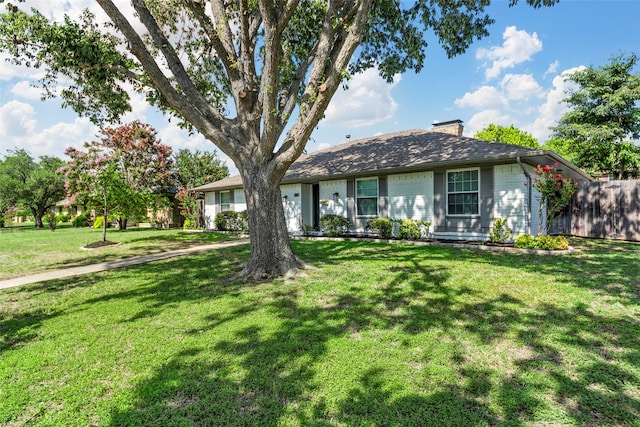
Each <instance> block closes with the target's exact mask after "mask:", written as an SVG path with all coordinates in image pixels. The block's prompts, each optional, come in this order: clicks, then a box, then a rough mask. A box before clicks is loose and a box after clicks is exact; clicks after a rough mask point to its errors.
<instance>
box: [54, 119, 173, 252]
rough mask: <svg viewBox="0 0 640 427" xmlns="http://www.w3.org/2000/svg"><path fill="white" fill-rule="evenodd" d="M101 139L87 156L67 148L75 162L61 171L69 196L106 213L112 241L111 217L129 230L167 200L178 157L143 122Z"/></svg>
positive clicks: (89, 147) (116, 128) (87, 150)
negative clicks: (130, 222) (129, 224)
mask: <svg viewBox="0 0 640 427" xmlns="http://www.w3.org/2000/svg"><path fill="white" fill-rule="evenodd" d="M101 134H102V138H101V139H100V140H99V141H91V142H86V143H85V144H84V148H85V150H84V151H83V150H78V149H76V148H73V147H69V148H67V150H66V151H65V153H66V154H67V156H69V157H70V161H69V162H68V163H67V164H66V165H65V166H64V167H62V168H61V172H63V173H64V175H65V176H66V179H67V182H66V186H67V193H68V194H69V195H74V194H75V195H77V196H78V198H80V199H81V200H83V201H84V203H87V204H90V205H93V206H100V207H101V208H102V209H101V210H102V213H103V217H104V221H103V224H104V225H103V235H102V239H103V241H106V222H107V218H108V217H109V215H111V216H115V217H116V218H117V219H118V224H119V226H120V229H125V228H126V224H127V219H129V218H133V217H138V218H140V217H141V216H145V215H146V213H147V208H148V207H154V206H155V205H156V204H157V203H158V201H159V200H162V197H163V195H165V194H166V190H167V188H168V187H171V186H172V184H173V158H172V157H171V152H172V150H171V147H169V146H167V145H164V144H162V143H161V142H160V141H159V140H158V139H156V131H155V129H153V128H152V127H150V126H149V125H148V124H145V123H141V122H140V121H133V122H131V123H129V124H127V125H121V126H114V127H108V128H103V129H101Z"/></svg>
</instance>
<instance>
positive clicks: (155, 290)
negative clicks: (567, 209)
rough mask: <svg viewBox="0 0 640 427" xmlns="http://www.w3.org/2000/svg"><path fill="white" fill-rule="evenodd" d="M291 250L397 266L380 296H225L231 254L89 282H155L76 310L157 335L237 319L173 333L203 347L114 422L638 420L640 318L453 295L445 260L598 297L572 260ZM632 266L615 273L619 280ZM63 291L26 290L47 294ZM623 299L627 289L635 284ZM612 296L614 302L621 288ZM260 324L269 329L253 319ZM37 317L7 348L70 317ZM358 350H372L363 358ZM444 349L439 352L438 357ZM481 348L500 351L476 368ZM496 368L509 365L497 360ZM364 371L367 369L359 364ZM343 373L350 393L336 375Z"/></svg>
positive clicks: (350, 290) (318, 292) (6, 326)
mask: <svg viewBox="0 0 640 427" xmlns="http://www.w3.org/2000/svg"><path fill="white" fill-rule="evenodd" d="M354 245H355V246H354ZM297 249H299V250H298V252H299V253H300V254H301V256H302V257H303V258H304V259H306V260H309V261H311V263H315V264H322V265H325V266H328V265H330V264H341V265H343V266H344V268H345V271H346V270H348V269H349V266H350V262H353V261H358V260H362V259H367V260H379V261H384V260H387V261H388V262H389V265H390V267H386V268H385V267H381V268H383V269H384V274H382V273H381V275H380V278H381V279H380V281H379V282H378V283H376V284H375V285H374V289H371V287H369V286H363V285H362V284H360V283H358V282H357V281H355V282H354V283H351V284H349V285H348V286H344V285H343V286H342V287H340V288H338V287H336V288H332V287H331V285H330V284H329V285H324V284H323V285H321V286H318V285H316V284H314V282H313V278H314V276H315V275H321V272H318V273H314V272H312V273H311V278H310V279H309V280H308V281H305V280H302V281H300V282H298V283H294V284H288V285H287V284H283V283H282V282H280V281H276V282H274V283H271V284H239V283H229V282H226V281H225V278H227V277H230V276H232V275H233V274H234V273H235V272H237V271H238V270H239V268H240V267H241V263H242V262H244V261H245V260H246V259H247V257H248V248H246V247H240V248H238V247H236V248H226V249H224V250H220V251H214V252H210V253H208V254H206V255H198V256H189V257H184V258H180V259H174V260H170V261H164V262H158V263H151V264H148V265H145V266H138V267H134V268H130V269H126V270H120V271H118V272H114V273H109V274H106V275H92V276H90V277H89V278H88V279H87V280H89V281H90V282H91V284H92V285H97V286H101V287H102V286H106V287H108V286H109V280H108V279H107V278H113V277H117V278H118V279H119V280H120V281H126V280H127V277H130V278H131V279H132V280H133V279H134V278H138V277H139V276H140V274H141V272H144V276H145V277H146V278H149V280H147V282H146V283H142V284H140V285H138V286H136V287H135V288H127V289H125V290H114V291H113V292H110V291H109V290H108V289H103V290H102V291H101V294H102V295H100V296H95V297H90V298H87V299H86V300H85V301H84V302H82V303H81V304H78V305H77V306H76V307H74V308H73V309H74V310H77V311H82V310H83V309H85V308H86V307H88V306H91V305H94V304H100V303H103V302H109V301H114V300H120V301H122V302H127V301H132V302H135V303H136V304H138V303H142V305H143V307H144V308H143V309H141V310H139V311H138V312H135V313H132V314H131V315H128V316H125V317H124V318H121V319H119V321H120V322H142V323H145V324H148V323H149V320H150V319H153V318H160V317H161V316H165V315H167V313H171V311H172V310H174V309H176V307H177V306H178V305H180V304H182V303H185V302H194V303H198V302H201V301H209V302H212V303H213V304H214V306H215V305H217V304H218V303H220V304H221V303H222V302H223V301H225V302H228V300H229V299H231V300H234V301H236V302H235V305H234V307H233V308H232V309H227V310H222V311H216V312H211V313H207V314H204V313H198V316H200V317H201V318H199V319H195V321H196V323H198V326H197V327H193V326H186V325H180V324H174V323H171V324H168V323H167V324H165V326H166V327H167V328H169V327H170V328H173V330H174V332H173V333H175V334H179V335H180V336H182V337H185V338H189V337H190V338H193V337H197V336H201V337H203V338H202V339H199V340H197V345H190V346H186V347H184V348H183V349H181V350H180V351H177V352H176V353H175V354H172V355H170V356H169V357H168V358H167V359H166V361H165V362H164V363H161V364H159V365H158V366H155V367H154V368H153V369H152V373H151V375H150V376H149V377H148V378H146V379H144V380H141V381H140V382H138V383H136V384H135V385H134V386H135V389H134V390H133V392H132V395H133V400H132V401H130V402H127V403H126V404H125V405H120V406H119V407H118V408H117V409H115V408H114V409H113V411H112V413H111V419H110V424H111V425H114V426H115V425H118V426H121V425H127V426H134V425H149V424H154V425H182V424H195V425H228V426H235V425H238V426H240V425H243V426H246V425H276V424H281V425H305V426H330V425H336V424H338V425H381V426H382V425H403V426H411V425H416V426H418V425H496V424H502V423H504V424H505V425H516V426H518V425H527V424H530V423H535V422H543V423H544V422H551V423H554V422H555V423H558V424H560V423H562V424H575V425H594V426H599V425H633V424H634V423H636V422H637V419H638V418H637V417H638V415H640V400H639V397H638V396H640V378H639V375H640V374H639V373H638V369H632V368H630V367H633V366H636V367H638V366H640V322H639V321H638V318H637V316H636V317H632V316H630V315H620V316H614V315H602V314H598V312H596V311H594V310H592V309H590V308H589V307H587V306H584V305H579V304H578V305H574V306H560V305H556V304H548V303H547V304H538V305H532V304H531V302H530V301H523V300H522V299H521V298H519V297H518V295H514V294H513V293H511V294H508V293H502V294H498V295H494V296H490V295H488V294H484V293H483V292H482V291H481V290H477V289H471V288H469V287H465V286H460V285H457V284H455V283H452V277H453V273H454V272H453V271H452V268H455V262H454V263H452V264H451V265H450V266H442V265H441V264H438V263H437V262H436V261H441V260H443V259H449V260H456V259H464V260H467V261H468V260H473V261H477V262H478V263H486V264H495V265H498V266H502V267H509V268H514V269H522V270H523V271H528V272H532V271H535V272H539V274H540V275H541V278H542V279H544V277H545V276H547V275H554V277H556V279H557V280H562V281H566V282H567V283H573V284H575V285H576V286H587V287H588V288H589V289H590V290H591V289H592V288H591V283H590V282H589V283H587V284H586V285H584V284H581V283H582V282H581V280H576V278H575V277H574V272H572V271H568V272H567V271H565V269H566V265H568V264H571V262H572V261H570V260H569V261H562V260H559V259H558V258H556V257H544V258H540V259H538V260H537V262H533V263H532V262H531V261H530V260H529V259H528V258H527V257H524V256H523V257H513V256H501V255H492V254H482V253H480V254H478V253H475V252H470V251H460V250H455V249H447V248H432V247H425V248H424V250H421V251H419V252H416V251H415V248H411V247H404V246H400V245H398V246H393V247H390V246H384V247H376V246H371V245H366V244H362V243H355V244H354V243H343V242H330V243H327V244H324V243H323V244H322V245H315V244H314V245H311V246H304V245H302V246H301V247H299V248H297ZM347 249H348V250H347ZM629 261H630V260H628V259H625V261H624V262H620V264H619V265H618V266H616V267H615V268H616V269H619V270H620V271H622V270H624V269H625V266H624V265H625V263H629ZM594 262H598V261H597V260H596V261H594ZM105 277H106V278H105ZM332 279H334V278H332V277H326V280H332ZM64 283H65V282H64V281H56V282H49V283H48V284H44V285H40V286H37V287H35V288H31V289H34V290H35V289H37V290H38V292H52V291H55V289H56V287H58V286H60V287H64V286H65V285H64ZM82 286H84V285H82ZM622 287H623V288H624V289H626V291H625V292H628V287H633V279H629V281H627V282H625V283H623V284H622ZM320 288H321V289H320ZM27 290H28V289H27ZM254 290H255V291H256V292H255V295H254V294H252V292H253V291H254ZM593 291H594V292H597V290H596V289H593ZM248 294H250V297H247V295H248ZM310 294H311V295H312V297H311V301H310V297H309V295H310ZM612 295H613V296H615V297H618V296H620V294H618V293H616V291H615V290H614V291H613V294H612ZM620 297H621V298H626V296H624V295H622V296H620ZM636 304H637V301H636ZM261 312H262V313H267V314H268V315H269V318H270V319H273V320H274V322H275V323H274V324H265V323H262V322H261V321H260V318H259V317H254V316H255V315H256V313H261ZM627 312H628V311H627ZM41 314H42V315H39V314H38V313H37V312H23V313H17V314H16V316H15V319H13V321H9V322H6V323H3V324H2V328H3V329H2V331H3V335H4V334H6V336H7V337H9V338H8V340H7V341H6V342H9V343H10V345H20V344H22V343H24V342H27V341H28V340H30V339H32V338H33V336H34V334H35V333H36V332H35V331H37V328H38V325H40V324H41V323H42V322H44V321H46V320H47V319H49V318H51V317H54V316H57V315H61V314H62V313H59V312H55V311H53V312H51V313H46V314H45V313H41ZM43 316H44V317H43ZM164 319H166V317H164ZM183 320H184V319H183ZM164 321H166V320H163V322H164ZM396 331H401V333H397V332H396ZM28 334H31V335H28ZM386 336H392V337H394V338H393V339H392V342H387V341H385V340H384V338H385V337H386ZM336 341H340V342H345V343H346V344H345V347H346V349H343V350H341V351H343V352H348V351H350V349H353V351H354V354H353V355H352V357H353V359H354V361H353V363H354V365H353V367H351V365H349V366H347V367H346V368H344V367H341V366H338V365H339V364H342V363H345V364H349V363H351V360H352V359H349V357H345V355H344V354H339V355H336V354H334V353H333V352H335V351H336V348H335V347H334V346H335V343H336ZM363 341H366V342H368V343H370V344H371V346H372V349H371V350H366V349H364V350H363V352H362V353H361V354H359V353H358V351H359V350H360V349H362V347H361V346H362V342H363ZM396 341H399V342H396ZM155 345H158V346H161V345H162V343H161V342H157V343H155ZM442 348H444V349H445V350H446V351H445V352H444V353H443V354H440V355H437V356H436V355H434V354H435V350H436V349H442ZM487 348H490V350H487ZM481 350H482V351H484V352H487V351H491V352H492V354H491V355H489V356H486V357H484V358H483V357H478V356H477V354H476V353H478V352H479V351H481ZM367 351H370V352H372V353H373V354H367ZM387 353H388V354H389V356H387ZM494 353H495V354H494ZM392 354H394V355H392ZM398 354H403V355H404V356H398ZM500 357H506V359H508V361H507V362H501V361H500ZM332 358H336V360H337V362H335V361H332ZM360 358H361V359H362V364H359V363H356V362H357V359H360ZM394 358H399V359H398V360H399V361H398V362H394V361H393V360H394ZM388 359H391V362H389V361H388ZM494 359H496V363H494V364H492V361H494ZM336 363H337V364H336ZM433 364H436V365H438V366H436V367H434V366H433ZM345 369H346V370H345ZM407 369H413V370H412V371H410V372H411V375H410V376H409V377H408V378H411V381H412V382H413V383H414V384H413V385H412V386H409V385H408V384H407V385H406V386H405V384H404V383H403V382H402V380H397V376H398V375H400V374H401V373H402V372H404V374H405V375H406V370H407ZM442 369H444V371H442ZM443 372H444V374H443ZM344 375H347V376H348V377H351V378H352V380H350V381H349V380H345V379H344V378H341V376H344ZM331 377H336V378H337V380H336V382H335V383H333V382H332V381H331V380H326V379H322V378H331ZM401 378H402V377H401ZM398 381H400V382H398ZM333 387H337V389H335V390H334V389H333Z"/></svg>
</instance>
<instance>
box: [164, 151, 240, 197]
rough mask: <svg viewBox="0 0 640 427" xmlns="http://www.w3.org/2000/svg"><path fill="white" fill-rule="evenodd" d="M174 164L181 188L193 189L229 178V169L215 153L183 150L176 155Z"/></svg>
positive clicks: (177, 183)
mask: <svg viewBox="0 0 640 427" xmlns="http://www.w3.org/2000/svg"><path fill="white" fill-rule="evenodd" d="M174 162H175V169H176V172H175V180H176V185H177V186H178V187H179V188H193V187H197V186H199V185H204V184H207V183H209V182H213V181H218V180H220V179H222V178H226V177H227V176H229V168H228V167H226V166H225V165H224V164H223V162H222V160H220V158H219V157H218V156H217V154H216V153H215V152H214V153H211V152H206V151H200V150H195V151H191V150H187V149H181V150H178V152H177V153H175V154H174Z"/></svg>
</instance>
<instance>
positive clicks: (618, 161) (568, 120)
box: [553, 54, 640, 179]
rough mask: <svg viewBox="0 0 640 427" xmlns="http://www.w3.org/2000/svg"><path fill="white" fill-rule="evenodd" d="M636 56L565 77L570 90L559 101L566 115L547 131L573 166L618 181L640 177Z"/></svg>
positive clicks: (618, 58)
mask: <svg viewBox="0 0 640 427" xmlns="http://www.w3.org/2000/svg"><path fill="white" fill-rule="evenodd" d="M637 64H638V56H637V55H635V54H631V55H628V56H623V55H619V56H616V57H613V58H611V60H610V63H609V64H607V65H605V66H603V67H599V68H594V67H589V68H586V69H584V70H581V71H576V72H575V73H573V74H571V75H570V76H569V77H568V79H569V80H570V81H572V82H573V83H575V86H576V87H575V89H573V90H570V91H569V92H568V96H567V98H566V99H565V100H564V102H566V103H567V104H568V105H569V107H570V111H569V112H567V113H566V114H565V115H564V116H563V117H562V119H560V121H559V123H558V125H557V126H556V127H554V128H553V130H554V134H553V138H556V139H560V140H564V141H566V144H567V146H568V149H569V151H570V152H571V153H572V155H573V158H574V159H575V163H576V164H577V165H578V166H580V167H582V168H583V169H585V170H587V171H589V172H591V173H592V174H596V173H598V172H606V173H609V174H613V175H615V176H617V178H618V179H624V178H626V177H633V176H638V175H640V146H638V145H637V143H638V139H639V138H640V74H638V73H635V74H634V72H633V70H634V68H635V67H636V65H637Z"/></svg>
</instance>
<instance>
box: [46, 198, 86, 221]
mask: <svg viewBox="0 0 640 427" xmlns="http://www.w3.org/2000/svg"><path fill="white" fill-rule="evenodd" d="M85 210H86V209H84V208H83V207H82V206H81V205H79V204H77V203H76V195H75V194H74V195H73V196H71V197H69V198H67V199H64V200H60V201H59V202H57V203H56V206H55V208H54V213H55V214H56V215H71V216H73V217H75V216H78V215H82V214H86V212H85Z"/></svg>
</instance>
